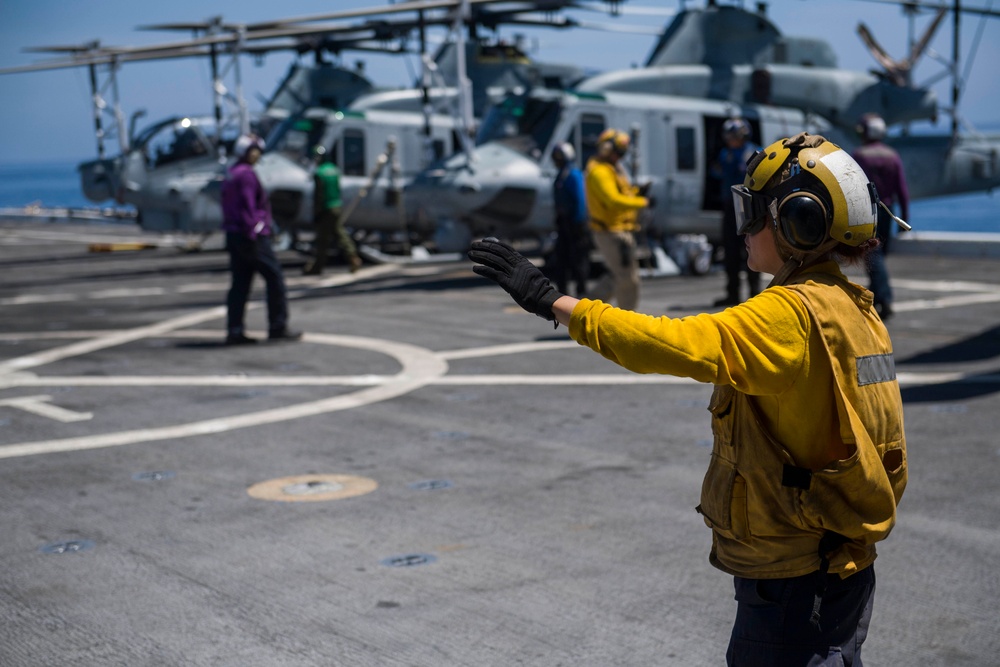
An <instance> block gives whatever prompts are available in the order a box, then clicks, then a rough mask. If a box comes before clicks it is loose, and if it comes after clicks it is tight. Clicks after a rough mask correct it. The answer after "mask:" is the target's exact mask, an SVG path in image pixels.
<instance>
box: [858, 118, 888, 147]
mask: <svg viewBox="0 0 1000 667" xmlns="http://www.w3.org/2000/svg"><path fill="white" fill-rule="evenodd" d="M855 129H856V130H857V132H858V134H859V135H861V138H862V139H864V140H865V141H878V140H879V139H884V138H885V132H886V127H885V121H884V120H883V119H882V117H881V116H879V115H878V114H875V113H866V114H865V115H864V116H862V117H861V118H859V119H858V125H857V127H855Z"/></svg>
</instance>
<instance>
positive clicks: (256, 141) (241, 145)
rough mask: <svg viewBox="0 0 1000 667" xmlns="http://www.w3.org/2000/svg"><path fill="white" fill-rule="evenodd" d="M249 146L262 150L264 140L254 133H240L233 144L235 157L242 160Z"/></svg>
mask: <svg viewBox="0 0 1000 667" xmlns="http://www.w3.org/2000/svg"><path fill="white" fill-rule="evenodd" d="M251 148H256V149H257V150H259V151H263V150H264V140H263V139H261V138H260V137H258V136H257V135H256V134H241V135H240V137H239V139H237V140H236V143H235V144H234V145H233V152H234V153H235V154H236V157H237V158H238V159H240V160H242V159H243V158H244V157H246V154H247V151H249V150H250V149H251Z"/></svg>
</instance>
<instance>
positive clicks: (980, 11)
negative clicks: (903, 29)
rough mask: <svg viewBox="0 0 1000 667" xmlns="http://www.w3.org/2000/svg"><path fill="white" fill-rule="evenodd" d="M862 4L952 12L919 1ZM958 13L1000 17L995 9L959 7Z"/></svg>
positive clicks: (948, 8)
mask: <svg viewBox="0 0 1000 667" xmlns="http://www.w3.org/2000/svg"><path fill="white" fill-rule="evenodd" d="M863 1H864V2H874V3H877V4H880V5H897V6H899V7H904V8H909V7H912V8H914V9H927V10H932V11H937V10H939V9H947V10H948V11H953V8H951V7H948V6H947V5H945V4H943V3H941V2H921V0H863ZM959 11H960V12H962V13H963V14H975V15H977V16H990V17H993V18H998V17H1000V11H998V10H995V9H989V8H986V7H959Z"/></svg>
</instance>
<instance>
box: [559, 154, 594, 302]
mask: <svg viewBox="0 0 1000 667" xmlns="http://www.w3.org/2000/svg"><path fill="white" fill-rule="evenodd" d="M552 163H553V164H554V165H555V166H556V169H558V171H557V172H556V177H555V178H554V179H553V180H552V202H553V206H554V208H555V212H556V215H555V227H556V247H555V250H554V252H553V262H552V267H551V268H550V269H549V275H550V276H551V277H552V280H553V282H555V284H556V286H557V287H558V288H559V290H560V291H562V292H569V283H570V281H572V282H573V283H574V284H575V287H576V291H575V294H576V296H577V297H581V298H582V297H584V296H586V295H587V278H588V274H589V273H590V230H589V229H588V228H587V201H586V195H585V193H584V189H583V174H581V173H580V170H579V168H577V166H576V151H575V150H574V149H573V145H572V144H569V143H561V144H556V146H555V148H553V149H552Z"/></svg>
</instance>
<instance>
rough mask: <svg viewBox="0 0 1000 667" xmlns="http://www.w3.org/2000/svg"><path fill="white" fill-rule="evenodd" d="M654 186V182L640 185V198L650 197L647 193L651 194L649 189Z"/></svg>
mask: <svg viewBox="0 0 1000 667" xmlns="http://www.w3.org/2000/svg"><path fill="white" fill-rule="evenodd" d="M652 184H653V182H652V181H647V182H646V183H643V184H642V185H640V186H639V193H638V194H639V196H640V197H646V196H648V195H647V193H648V192H649V187H650V186H651V185H652Z"/></svg>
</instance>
